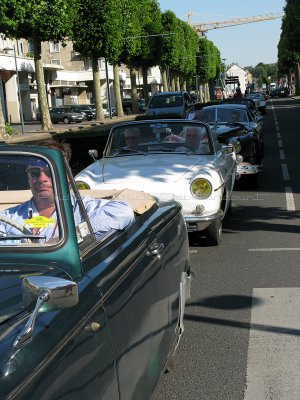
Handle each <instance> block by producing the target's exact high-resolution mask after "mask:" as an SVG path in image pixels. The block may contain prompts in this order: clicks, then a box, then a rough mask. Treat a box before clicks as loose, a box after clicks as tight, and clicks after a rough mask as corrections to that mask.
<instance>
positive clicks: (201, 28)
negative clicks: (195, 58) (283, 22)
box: [188, 12, 283, 35]
mask: <svg viewBox="0 0 300 400" xmlns="http://www.w3.org/2000/svg"><path fill="white" fill-rule="evenodd" d="M191 15H192V13H191V12H189V13H188V24H189V25H190V26H191V27H192V28H194V29H195V31H196V32H198V33H199V34H200V35H203V34H204V33H205V32H207V31H210V30H213V29H220V28H227V27H229V26H236V25H242V24H251V23H252V22H259V21H268V20H271V19H277V18H282V17H283V14H281V13H277V14H275V13H273V14H265V15H258V16H256V17H245V18H237V19H229V20H227V21H214V22H198V23H191V22H190V16H191Z"/></svg>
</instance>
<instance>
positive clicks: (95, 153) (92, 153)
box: [89, 149, 98, 161]
mask: <svg viewBox="0 0 300 400" xmlns="http://www.w3.org/2000/svg"><path fill="white" fill-rule="evenodd" d="M89 156H90V157H92V159H93V161H97V160H98V151H97V150H96V149H91V150H89Z"/></svg>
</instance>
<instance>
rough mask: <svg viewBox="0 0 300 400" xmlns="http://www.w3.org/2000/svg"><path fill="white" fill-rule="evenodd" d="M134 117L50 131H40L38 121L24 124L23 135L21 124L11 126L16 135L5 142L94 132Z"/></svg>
mask: <svg viewBox="0 0 300 400" xmlns="http://www.w3.org/2000/svg"><path fill="white" fill-rule="evenodd" d="M135 117H136V115H126V116H124V117H112V119H110V118H105V119H104V120H102V121H96V120H93V121H86V122H82V123H81V124H80V125H79V124H68V125H65V124H55V125H53V128H54V129H53V130H52V131H43V130H41V123H40V122H39V121H30V122H24V125H23V128H24V133H22V125H21V124H12V125H11V126H12V127H13V128H14V129H15V131H17V133H16V134H14V135H12V136H7V138H5V139H4V140H5V142H7V143H22V142H30V141H32V140H44V139H48V138H51V137H52V135H56V134H61V133H65V132H84V131H87V130H88V131H91V130H94V131H96V130H97V129H99V128H101V127H103V126H105V125H106V126H110V125H111V126H112V125H115V124H118V123H121V122H126V121H133V120H134V119H135Z"/></svg>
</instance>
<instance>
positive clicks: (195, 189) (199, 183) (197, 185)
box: [191, 178, 212, 199]
mask: <svg viewBox="0 0 300 400" xmlns="http://www.w3.org/2000/svg"><path fill="white" fill-rule="evenodd" d="M211 191H212V187H211V184H210V182H209V181H208V180H207V179H203V178H197V179H195V180H194V181H193V182H192V183H191V192H192V194H193V196H195V197H198V198H199V199H203V198H204V199H205V198H207V197H209V196H210V194H211Z"/></svg>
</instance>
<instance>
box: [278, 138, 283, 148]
mask: <svg viewBox="0 0 300 400" xmlns="http://www.w3.org/2000/svg"><path fill="white" fill-rule="evenodd" d="M278 147H279V148H280V147H282V140H278Z"/></svg>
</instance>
